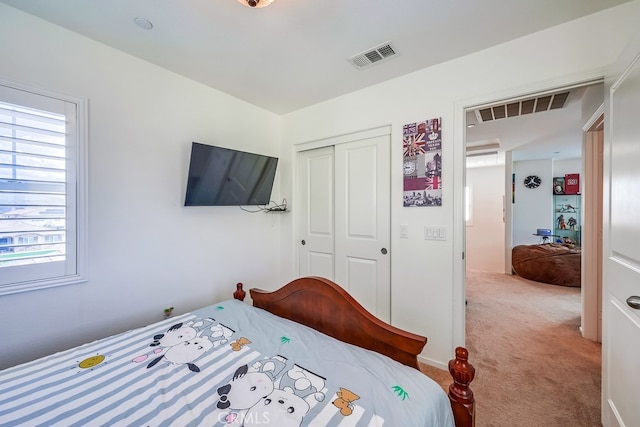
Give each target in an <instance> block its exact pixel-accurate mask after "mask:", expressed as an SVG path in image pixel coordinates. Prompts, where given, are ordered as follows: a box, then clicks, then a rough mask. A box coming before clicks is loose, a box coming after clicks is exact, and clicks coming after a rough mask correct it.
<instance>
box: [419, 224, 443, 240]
mask: <svg viewBox="0 0 640 427" xmlns="http://www.w3.org/2000/svg"><path fill="white" fill-rule="evenodd" d="M424 239H425V240H447V229H446V228H445V227H424Z"/></svg>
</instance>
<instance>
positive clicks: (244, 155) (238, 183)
mask: <svg viewBox="0 0 640 427" xmlns="http://www.w3.org/2000/svg"><path fill="white" fill-rule="evenodd" d="M277 164H278V159H277V158H276V157H269V156H263V155H260V154H254V153H248V152H245V151H238V150H232V149H229V148H222V147H216V146H213V145H206V144H200V143H199V142H193V143H192V144H191V160H190V162H189V175H188V177H187V192H186V195H185V201H184V205H185V206H242V205H267V204H269V201H270V200H271V189H272V188H273V180H274V178H275V176H276V166H277Z"/></svg>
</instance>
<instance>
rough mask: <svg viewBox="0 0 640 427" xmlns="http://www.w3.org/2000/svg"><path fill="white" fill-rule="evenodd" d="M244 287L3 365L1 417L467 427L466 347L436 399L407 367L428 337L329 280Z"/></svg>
mask: <svg viewBox="0 0 640 427" xmlns="http://www.w3.org/2000/svg"><path fill="white" fill-rule="evenodd" d="M250 294H251V298H252V300H253V307H251V306H250V305H248V304H246V303H243V302H241V301H239V300H242V299H244V296H245V291H244V290H243V289H242V286H241V285H240V284H239V285H238V288H237V289H236V292H235V293H234V299H229V300H227V301H223V302H220V303H218V304H213V305H211V306H208V307H204V308H202V309H199V310H195V311H193V312H191V313H187V314H184V315H181V316H175V317H172V318H169V319H166V320H164V321H160V322H157V323H154V324H152V325H148V326H145V327H142V328H138V329H134V330H130V331H127V332H124V333H122V334H118V335H114V336H111V337H108V338H104V339H101V340H98V341H94V342H92V343H88V344H84V345H82V346H79V347H76V348H73V349H70V350H66V351H63V352H60V353H56V354H53V355H50V356H47V357H44V358H41V359H38V360H35V361H33V362H29V363H25V364H22V365H18V366H15V367H13V368H9V369H6V370H4V371H0V425H2V426H4V425H28V426H37V425H64V426H86V425H92V426H93V425H109V426H120V425H122V426H129V425H132V426H171V425H172V426H202V425H207V426H245V427H250V426H278V427H293V426H382V425H386V426H395V425H402V426H453V425H454V423H455V426H457V427H463V426H464V427H467V426H469V427H470V426H472V425H474V399H473V393H472V391H471V390H470V388H469V384H470V382H471V381H472V380H473V377H474V375H475V373H474V369H473V367H472V366H471V365H470V364H469V362H468V360H467V358H468V354H467V351H466V350H465V349H464V348H462V347H459V348H458V349H457V350H456V358H455V359H453V360H452V361H451V362H450V363H449V371H450V372H451V374H452V376H453V383H452V384H451V386H450V388H449V397H448V398H447V396H446V394H445V393H444V391H443V390H442V388H441V387H440V386H439V385H438V384H437V383H436V382H434V381H432V380H431V379H429V378H428V377H426V376H425V375H424V374H422V373H421V372H420V371H419V370H418V369H416V368H417V367H418V361H417V355H418V354H419V353H420V351H421V350H422V347H423V346H424V345H425V344H426V338H424V337H421V336H418V335H414V334H411V333H408V332H405V331H402V330H400V329H397V328H394V327H392V326H389V325H387V324H385V323H383V322H381V321H379V320H378V319H377V318H375V317H374V316H372V315H371V314H370V313H368V312H367V311H366V310H364V309H363V308H362V306H360V305H359V304H358V303H357V302H356V301H355V300H354V299H353V298H352V297H351V296H349V295H348V294H347V293H346V291H344V290H343V289H342V288H341V287H340V286H338V285H337V284H335V283H333V282H331V281H329V280H327V279H323V278H317V277H309V278H301V279H297V280H294V281H293V282H290V283H289V284H287V285H285V286H284V287H282V288H280V289H278V290H277V291H274V292H265V291H261V290H258V289H251V290H250ZM320 331H322V332H320ZM341 341H342V342H341ZM390 359H393V360H390Z"/></svg>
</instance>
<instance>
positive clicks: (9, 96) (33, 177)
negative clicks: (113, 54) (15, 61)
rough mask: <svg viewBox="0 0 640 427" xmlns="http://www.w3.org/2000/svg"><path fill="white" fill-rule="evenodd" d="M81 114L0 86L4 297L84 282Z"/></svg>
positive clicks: (0, 285) (0, 289)
mask: <svg viewBox="0 0 640 427" xmlns="http://www.w3.org/2000/svg"><path fill="white" fill-rule="evenodd" d="M78 110H79V109H78V105H77V104H76V103H74V102H70V101H67V100H62V99H56V98H54V97H51V96H47V95H41V94H37V93H34V92H33V91H25V90H21V89H16V88H10V87H7V86H1V85H0V294H1V293H12V292H19V291H24V290H31V289H34V288H41V287H49V286H56V285H61V284H67V283H75V282H77V281H80V280H82V277H81V276H82V275H81V270H82V263H83V262H84V260H83V259H79V255H80V253H79V248H80V246H82V245H79V242H81V239H80V238H81V237H83V236H79V234H78V232H79V230H82V228H83V227H79V225H80V224H79V222H78V221H79V216H78V211H79V208H82V206H81V204H79V202H81V200H79V198H78V195H79V194H78V191H77V189H78V176H79V174H78V172H79V170H80V169H81V168H80V166H81V163H80V162H79V160H81V157H80V156H79V152H81V150H80V149H79V148H80V143H79V142H80V141H79V138H78V136H79V134H80V132H79V131H78V126H77V125H78V120H77V119H78ZM80 210H82V209H80ZM80 258H81V257H80Z"/></svg>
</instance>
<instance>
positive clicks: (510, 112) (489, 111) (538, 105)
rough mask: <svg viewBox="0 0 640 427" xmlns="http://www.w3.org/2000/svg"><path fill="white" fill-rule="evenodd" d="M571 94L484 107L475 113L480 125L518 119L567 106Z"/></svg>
mask: <svg viewBox="0 0 640 427" xmlns="http://www.w3.org/2000/svg"><path fill="white" fill-rule="evenodd" d="M569 94H570V92H569V91H565V92H559V93H554V94H550V95H544V96H538V97H535V98H527V99H522V100H519V101H513V102H508V103H505V104H498V105H493V106H490V107H483V108H480V109H477V110H475V111H474V112H475V114H476V118H477V119H478V123H486V122H491V121H494V120H498V119H504V118H507V117H517V116H523V115H525V114H533V113H539V112H541V111H549V110H556V109H558V108H563V107H564V106H565V104H566V102H567V98H568V97H569Z"/></svg>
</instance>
